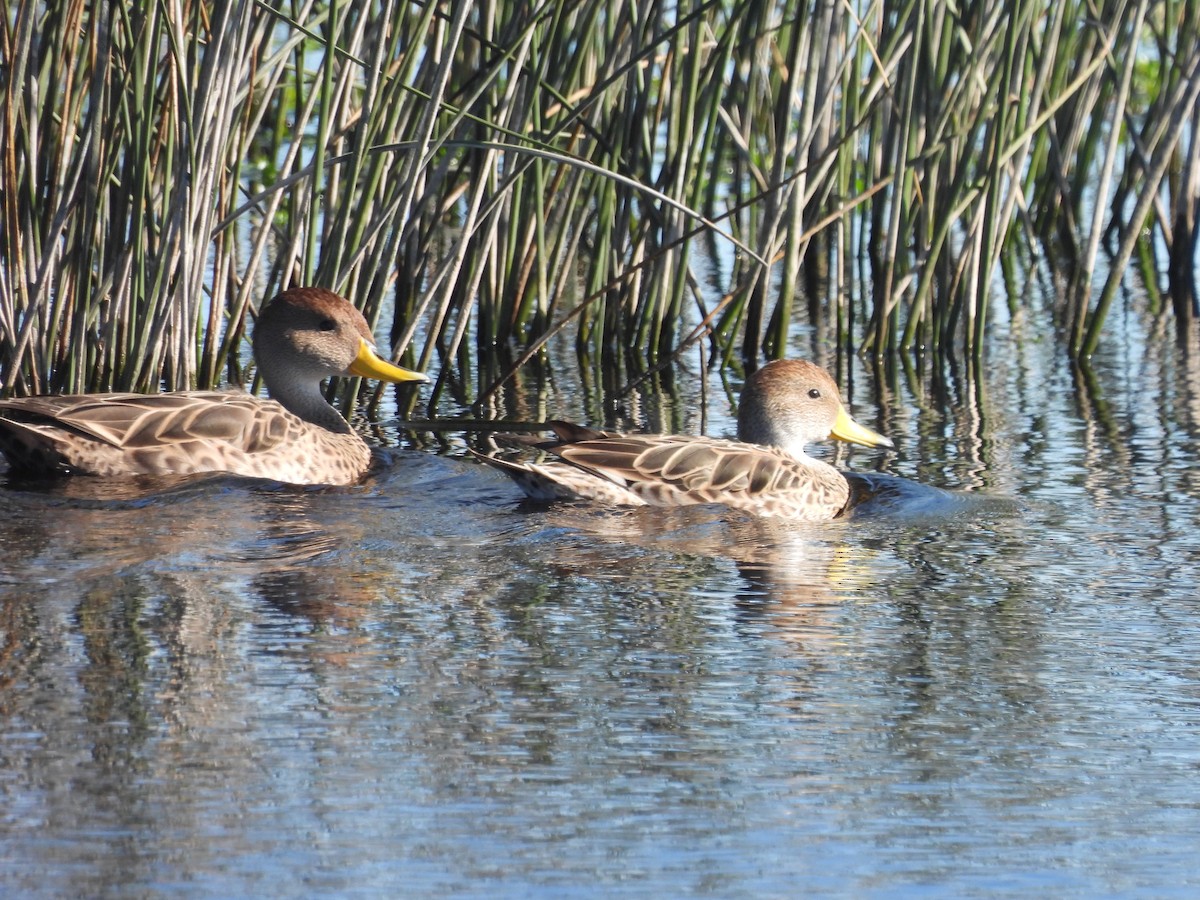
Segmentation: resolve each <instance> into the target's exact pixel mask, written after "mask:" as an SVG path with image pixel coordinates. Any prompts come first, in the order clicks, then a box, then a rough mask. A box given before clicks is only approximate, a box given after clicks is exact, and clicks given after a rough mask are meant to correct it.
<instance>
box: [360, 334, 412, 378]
mask: <svg viewBox="0 0 1200 900" xmlns="http://www.w3.org/2000/svg"><path fill="white" fill-rule="evenodd" d="M350 374H352V375H359V376H361V377H363V378H378V379H379V380H380V381H393V382H400V381H428V380H429V379H428V378H427V377H426V376H424V375H422V374H421V373H420V372H412V371H409V370H408V369H402V368H400V367H399V366H393V365H392V364H391V363H390V362H388V361H387V360H385V359H381V358H380V357H379V355H378V354H377V353H376V352H375V350H374V349H373V348H372V347H371V345H370V344H369V343H367V342H366V341H360V342H359V345H358V356H356V357H355V358H354V362H352V363H350Z"/></svg>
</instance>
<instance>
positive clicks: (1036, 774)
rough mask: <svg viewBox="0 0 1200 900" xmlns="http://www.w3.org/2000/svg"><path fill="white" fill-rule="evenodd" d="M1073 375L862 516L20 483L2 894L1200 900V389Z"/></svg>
mask: <svg viewBox="0 0 1200 900" xmlns="http://www.w3.org/2000/svg"><path fill="white" fill-rule="evenodd" d="M1035 346H1036V345H1035ZM1038 352H1043V353H1044V354H1045V355H1044V356H1039V355H1037V353H1032V352H1031V353H1027V354H1021V353H1017V352H1015V351H1014V352H1013V353H1012V354H1011V356H1000V357H998V358H996V359H994V360H992V361H991V362H990V363H989V368H988V372H987V374H986V375H985V376H984V379H983V382H982V384H981V386H980V388H979V389H978V390H975V391H967V392H963V393H962V395H960V394H956V388H955V387H954V386H949V387H948V388H947V391H946V394H945V395H944V396H935V394H936V393H937V392H927V391H923V390H920V389H917V388H916V387H915V386H914V385H911V384H909V383H908V382H907V381H905V379H903V378H899V379H897V383H895V384H893V385H891V386H890V389H889V390H888V391H886V392H885V393H884V395H883V396H885V398H886V402H885V408H884V409H883V411H882V414H880V407H879V405H878V403H877V402H876V401H875V399H874V397H875V395H874V393H873V391H872V390H869V389H868V388H869V387H870V385H869V384H868V381H869V379H867V376H865V375H863V374H862V373H861V372H860V373H858V374H857V375H856V385H855V388H856V389H855V391H854V393H853V395H852V398H851V400H852V403H851V405H852V408H853V410H854V412H855V414H856V416H858V417H859V418H860V419H861V420H863V421H866V422H867V423H869V424H872V425H875V426H878V427H880V428H882V429H883V430H886V431H887V432H888V433H889V434H891V435H892V436H893V437H894V438H895V439H896V441H897V444H898V447H899V452H898V453H897V454H895V455H891V456H887V457H881V456H879V454H873V453H869V452H865V451H858V450H856V451H854V452H853V453H851V454H849V455H843V456H842V457H840V458H839V463H840V464H841V465H843V466H845V467H848V468H851V469H855V470H857V471H859V472H864V473H881V474H872V476H871V479H870V481H869V482H868V483H867V485H866V487H867V488H869V491H868V493H873V497H872V498H871V499H868V500H867V501H866V502H865V504H864V505H863V506H862V507H860V509H859V512H858V514H857V515H856V516H855V517H854V518H852V519H851V520H849V521H845V522H838V523H834V524H831V525H823V526H802V525H787V524H781V523H772V522H761V521H757V522H756V521H753V520H749V519H745V518H741V517H738V516H730V515H722V514H720V513H719V512H717V511H714V510H711V509H689V510H683V511H676V512H671V513H667V514H663V513H661V512H646V511H639V510H634V511H627V512H602V513H596V512H592V511H587V510H581V509H575V508H571V507H554V508H536V507H529V506H525V505H522V504H520V503H518V502H517V498H518V496H519V495H518V491H517V490H516V488H515V487H514V486H513V485H512V484H510V483H509V482H507V481H505V480H504V479H503V476H501V475H499V474H498V473H495V472H493V471H491V470H489V469H485V468H483V467H481V466H480V465H478V464H477V463H474V462H473V461H470V460H468V459H465V458H463V457H462V455H461V453H458V452H455V451H452V452H451V453H449V454H446V453H442V454H438V453H435V452H433V451H432V450H422V449H418V448H411V447H398V448H394V449H392V450H391V451H389V452H388V454H387V457H388V458H387V460H386V465H385V466H384V468H383V469H382V471H381V472H380V473H379V474H378V475H377V476H376V477H374V478H373V479H372V480H371V481H369V482H368V483H366V484H364V485H362V486H361V487H358V488H354V489H343V490H328V489H327V490H315V489H314V490H301V489H293V488H283V487H279V486H275V485H267V484H255V483H248V482H242V481H238V480H236V479H228V478H209V479H200V480H193V481H183V482H179V483H158V484H152V485H145V484H143V485H135V486H131V487H130V489H129V490H128V491H126V492H125V493H124V494H123V495H114V490H115V489H114V488H112V487H111V486H108V487H103V488H97V487H96V485H95V484H94V483H92V484H91V485H90V486H89V485H84V486H78V485H75V486H72V487H71V488H65V487H62V486H51V487H47V486H42V485H29V484H18V483H14V482H11V481H10V482H8V483H6V484H4V485H0V509H3V512H4V516H3V521H2V522H0V542H2V544H0V546H2V547H3V551H4V555H3V562H2V563H0V722H2V731H0V854H2V857H3V866H0V893H3V894H4V895H6V896H21V895H29V896H90V897H99V896H139V897H143V896H145V897H148V896H165V895H172V896H176V895H184V896H187V895H193V896H247V895H259V896H312V895H321V894H326V895H328V894H334V893H336V894H339V895H345V896H373V895H393V896H463V897H498V896H503V897H548V898H549V897H555V898H557V897H601V896H603V897H613V896H638V897H674V896H712V897H791V896H801V895H804V894H813V893H816V894H824V895H835V896H855V897H858V896H895V895H907V896H921V897H927V896H935V897H936V896H943V897H963V896H1057V897H1094V896H1100V895H1151V896H1179V897H1190V896H1195V895H1196V892H1197V891H1198V890H1200V863H1197V861H1196V851H1197V847H1198V846H1200V788H1198V787H1197V785H1198V784H1200V780H1198V778H1200V603H1198V600H1197V575H1198V574H1200V572H1198V570H1200V527H1198V525H1200V516H1198V505H1200V500H1198V495H1197V482H1198V474H1197V473H1198V472H1200V468H1198V466H1197V446H1198V445H1197V436H1198V431H1200V429H1198V426H1197V423H1198V421H1200V365H1198V364H1197V361H1196V360H1195V359H1194V358H1193V357H1192V354H1191V353H1189V352H1187V351H1185V350H1181V349H1180V348H1178V347H1177V346H1175V345H1174V344H1172V343H1171V342H1170V341H1163V342H1161V343H1151V344H1149V345H1148V346H1146V347H1144V348H1138V349H1137V351H1136V353H1135V352H1133V351H1130V353H1129V355H1128V356H1125V355H1117V356H1115V357H1113V358H1109V359H1104V360H1099V361H1098V363H1097V365H1098V374H1097V377H1096V379H1095V382H1094V383H1093V384H1091V385H1090V386H1089V385H1087V384H1086V383H1084V382H1083V381H1081V380H1080V379H1077V378H1076V377H1075V376H1073V375H1072V374H1071V372H1070V371H1069V370H1067V369H1066V368H1065V367H1062V366H1060V365H1058V363H1057V360H1056V358H1055V357H1054V354H1053V353H1052V351H1050V350H1049V349H1048V348H1043V349H1042V350H1041V351H1038ZM693 389H694V386H692V387H690V388H689V387H686V386H685V388H683V389H682V390H683V393H684V395H685V396H684V399H683V400H681V401H680V403H682V404H684V405H685V406H687V407H688V408H691V409H695V408H697V406H698V404H697V403H696V399H695V397H696V394H695V392H694V390H693ZM689 390H692V393H690V394H689V393H687V391H689ZM563 402H564V403H565V402H566V401H563ZM554 411H557V410H554ZM729 413H730V410H729V408H728V403H727V402H726V400H725V397H724V395H723V394H721V393H720V392H719V390H717V391H712V392H710V394H709V396H708V414H709V421H708V428H709V431H710V432H713V433H721V432H722V431H725V430H728V429H729V428H730V427H731V425H730V420H729ZM650 424H654V423H653V422H651V423H650ZM685 424H687V423H685ZM690 424H691V425H692V426H693V427H696V423H694V422H690ZM456 441H457V439H455V441H453V442H452V443H454V444H455V446H457V443H456ZM938 488H945V489H949V490H950V491H951V492H950V493H942V492H941V491H939V490H936V489H938Z"/></svg>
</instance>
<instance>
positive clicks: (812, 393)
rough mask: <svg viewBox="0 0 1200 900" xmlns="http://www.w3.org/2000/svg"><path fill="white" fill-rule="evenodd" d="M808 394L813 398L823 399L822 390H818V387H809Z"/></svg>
mask: <svg viewBox="0 0 1200 900" xmlns="http://www.w3.org/2000/svg"><path fill="white" fill-rule="evenodd" d="M808 396H809V397H810V398H811V399H813V400H820V399H821V392H820V390H818V389H817V388H809V389H808Z"/></svg>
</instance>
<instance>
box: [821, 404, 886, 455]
mask: <svg viewBox="0 0 1200 900" xmlns="http://www.w3.org/2000/svg"><path fill="white" fill-rule="evenodd" d="M829 436H830V437H832V438H837V439H838V440H839V441H848V442H849V443H851V444H862V445H863V446H864V447H895V446H896V445H895V444H893V443H892V442H891V441H890V440H889V439H888V438H885V437H884V436H883V435H882V434H879V433H878V432H875V431H872V430H871V429H870V428H867V427H866V426H865V425H859V424H858V423H857V422H855V421H854V420H853V419H852V418H850V413H848V412H846V410H845V408H840V409H838V414H837V421H836V422H834V423H833V431H831V432H829Z"/></svg>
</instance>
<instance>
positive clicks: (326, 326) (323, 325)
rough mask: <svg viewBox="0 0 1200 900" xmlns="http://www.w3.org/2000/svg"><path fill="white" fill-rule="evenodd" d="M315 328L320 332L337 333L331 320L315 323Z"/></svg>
mask: <svg viewBox="0 0 1200 900" xmlns="http://www.w3.org/2000/svg"><path fill="white" fill-rule="evenodd" d="M317 327H318V328H320V329H321V330H322V331H337V322H335V321H333V319H322V320H321V321H320V322H318V323H317Z"/></svg>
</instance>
